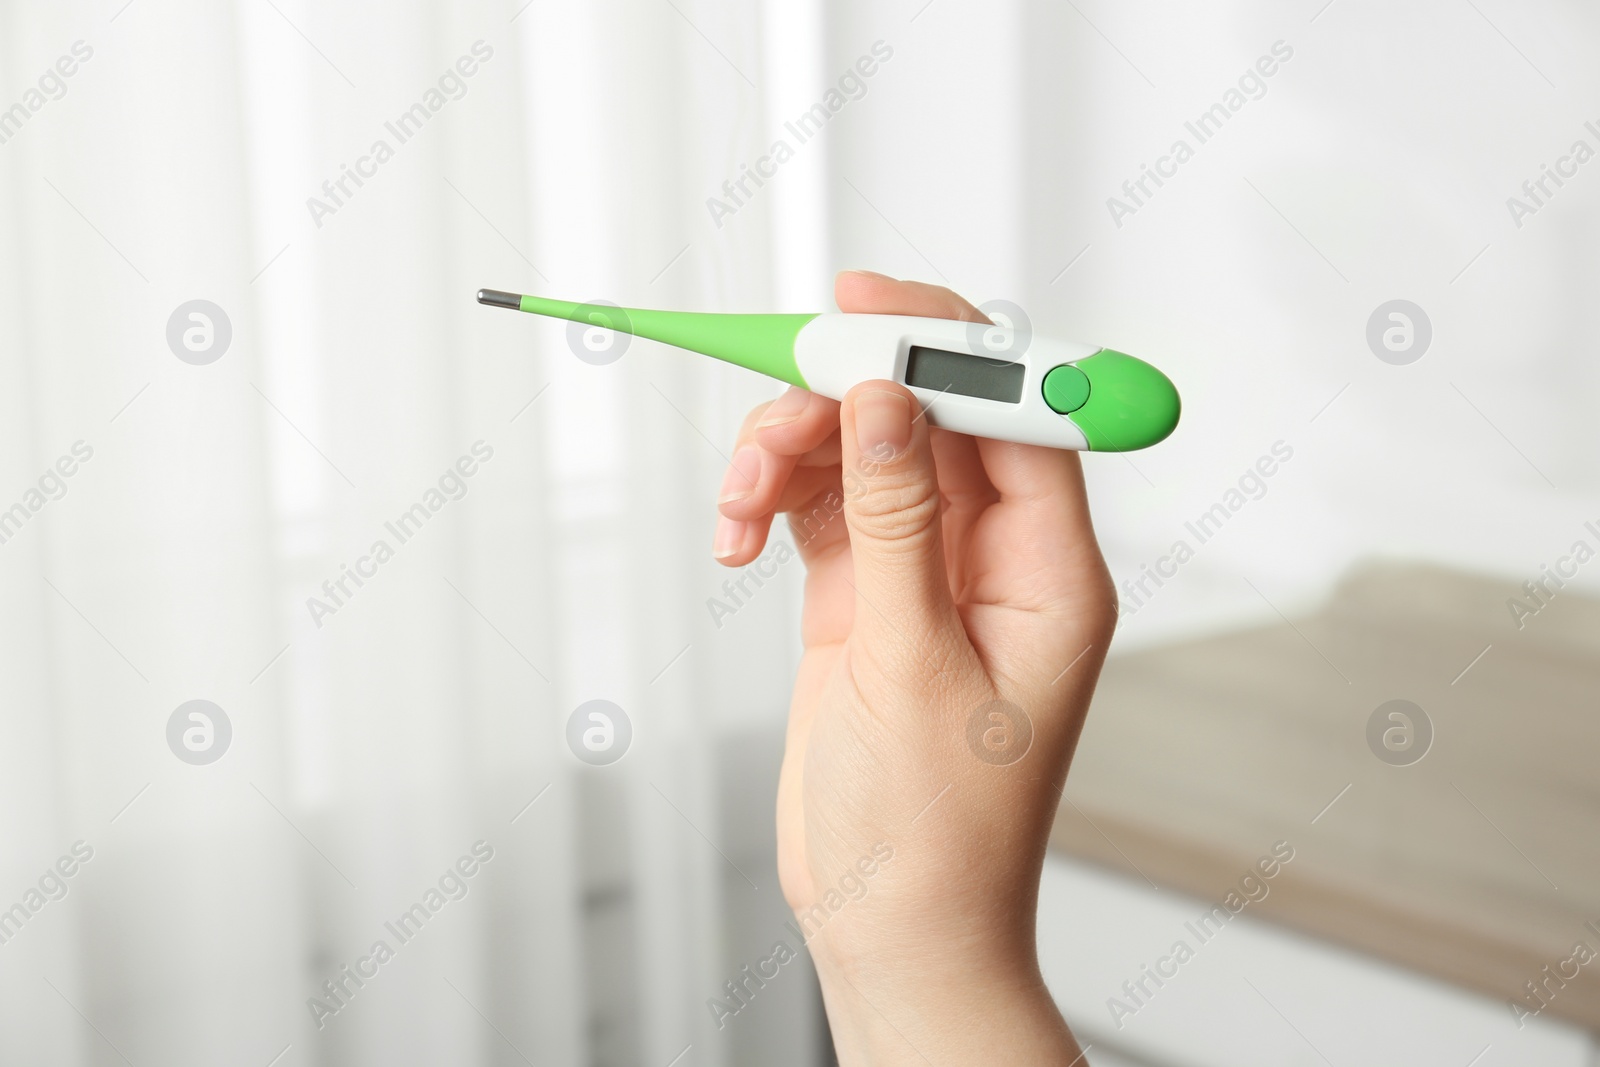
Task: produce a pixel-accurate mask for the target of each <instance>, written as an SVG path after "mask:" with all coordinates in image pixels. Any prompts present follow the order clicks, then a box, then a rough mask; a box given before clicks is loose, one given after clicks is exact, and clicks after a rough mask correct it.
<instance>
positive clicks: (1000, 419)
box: [478, 289, 1181, 452]
mask: <svg viewBox="0 0 1600 1067" xmlns="http://www.w3.org/2000/svg"><path fill="white" fill-rule="evenodd" d="M478 302H479V303H481V304H488V305H490V306H491V307H503V308H511V309H512V310H515V311H526V312H528V313H530V314H534V315H547V316H550V317H552V318H558V319H567V320H569V321H572V322H579V323H583V324H585V325H589V326H595V327H599V328H603V329H608V330H616V331H618V332H619V333H627V334H633V335H635V336H637V337H647V338H649V339H650V340H653V341H661V342H663V343H665V344H669V345H675V346H677V347H678V348H687V349H689V350H690V351H693V352H700V353H702V354H704V355H707V356H711V357H713V358H715V359H720V360H724V361H726V362H728V363H734V364H737V365H738V366H741V367H748V368H749V369H750V370H754V371H759V372H760V373H762V374H765V375H767V376H768V377H771V378H776V379H778V380H779V381H782V382H788V383H789V384H790V385H797V386H799V387H800V388H802V389H809V390H811V391H812V392H814V393H820V394H822V395H823V396H829V397H833V398H834V399H835V400H838V399H842V398H843V397H844V395H845V393H847V392H849V391H850V388H851V387H852V386H854V385H856V384H857V383H859V382H864V381H872V380H876V379H887V380H889V381H894V382H899V383H901V384H903V385H905V386H906V387H907V388H908V389H910V390H911V392H912V393H913V394H914V395H915V396H916V397H917V399H918V400H919V401H920V402H921V404H922V407H923V409H924V410H925V411H926V412H927V416H928V422H929V424H930V425H933V426H939V427H943V428H944V429H947V430H954V431H956V432H958V433H965V434H972V435H973V436H976V437H992V438H995V439H997V440H1001V441H1017V442H1020V443H1022V444H1034V445H1048V446H1050V447H1052V448H1069V449H1075V450H1077V451H1091V450H1092V451H1095V452H1131V451H1133V450H1135V449H1139V448H1148V447H1149V446H1150V445H1153V444H1155V443H1156V442H1158V441H1161V440H1162V439H1164V438H1165V437H1166V436H1167V435H1168V434H1170V433H1171V432H1172V431H1173V429H1174V428H1175V427H1176V426H1177V425H1178V414H1179V411H1180V408H1181V405H1180V403H1179V400H1178V391H1177V389H1176V388H1174V387H1173V384H1172V382H1171V381H1170V380H1169V379H1168V378H1167V376H1166V375H1165V374H1162V373H1161V372H1160V371H1159V370H1157V369H1156V368H1154V367H1152V366H1151V365H1150V364H1148V363H1145V362H1143V361H1142V360H1138V359H1134V358H1133V357H1132V356H1127V355H1123V354H1122V353H1121V352H1113V351H1112V350H1111V349H1109V348H1098V347H1095V346H1093V345H1083V344H1076V343H1074V342H1070V341H1055V340H1050V339H1048V338H1041V337H1031V338H1030V337H1026V336H1025V335H1020V334H1018V333H1017V332H1016V331H1014V330H1011V329H1009V328H1006V327H1000V326H989V325H985V324H982V323H971V322H959V321H955V320H952V319H926V318H915V317H912V316H909V315H841V314H821V315H720V314H709V313H697V312H685V311H649V310H646V309H643V308H619V307H612V306H611V305H609V304H575V303H572V302H570V301H566V300H548V299H545V298H544V297H538V296H522V295H520V294H517V293H502V292H498V291H496V290H494V289H480V290H478Z"/></svg>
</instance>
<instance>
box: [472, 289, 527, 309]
mask: <svg viewBox="0 0 1600 1067" xmlns="http://www.w3.org/2000/svg"><path fill="white" fill-rule="evenodd" d="M478 303H480V304H488V305H489V306H490V307H497V308H510V309H511V310H512V311H521V310H522V297H521V296H520V295H519V294H517V293H502V292H501V291H500V290H498V289H479V290H478Z"/></svg>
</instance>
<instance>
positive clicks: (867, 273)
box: [845, 270, 894, 282]
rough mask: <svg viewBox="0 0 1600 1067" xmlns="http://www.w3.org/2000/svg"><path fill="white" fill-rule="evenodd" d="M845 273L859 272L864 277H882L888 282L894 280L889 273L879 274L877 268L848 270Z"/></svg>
mask: <svg viewBox="0 0 1600 1067" xmlns="http://www.w3.org/2000/svg"><path fill="white" fill-rule="evenodd" d="M845 273H846V274H859V275H861V276H862V277H863V278H880V279H882V280H883V281H886V282H892V281H894V279H893V278H891V277H889V276H888V275H887V274H879V273H878V272H877V271H875V270H847V271H845Z"/></svg>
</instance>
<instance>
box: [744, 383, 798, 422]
mask: <svg viewBox="0 0 1600 1067" xmlns="http://www.w3.org/2000/svg"><path fill="white" fill-rule="evenodd" d="M810 403H811V394H810V393H808V392H806V391H805V390H804V389H799V388H796V387H793V386H791V387H790V388H789V391H788V392H786V393H784V394H783V395H782V396H780V397H779V398H778V399H776V400H774V401H773V402H772V405H771V406H770V407H768V408H767V410H766V411H765V412H763V413H762V416H761V421H760V422H758V423H756V429H758V430H759V429H763V428H765V427H767V426H782V425H784V424H785V423H790V422H793V421H794V420H795V419H798V418H799V417H800V416H801V415H803V414H804V413H805V410H806V405H808V404H810Z"/></svg>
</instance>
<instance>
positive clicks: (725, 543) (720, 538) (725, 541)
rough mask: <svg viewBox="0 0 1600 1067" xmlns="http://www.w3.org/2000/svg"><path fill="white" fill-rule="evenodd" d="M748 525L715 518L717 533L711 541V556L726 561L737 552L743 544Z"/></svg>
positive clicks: (720, 517)
mask: <svg viewBox="0 0 1600 1067" xmlns="http://www.w3.org/2000/svg"><path fill="white" fill-rule="evenodd" d="M749 525H750V524H749V523H747V522H739V521H738V520H736V519H726V518H723V517H722V516H720V515H719V516H717V533H716V536H715V537H713V538H712V540H711V555H712V556H713V557H715V558H716V559H727V558H728V557H729V556H731V555H733V554H734V553H735V552H737V551H739V548H740V546H742V545H743V544H744V532H745V529H746V528H747V527H748V526H749Z"/></svg>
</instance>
